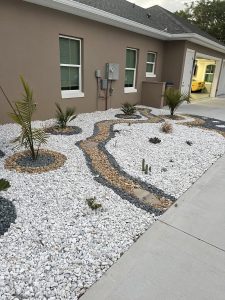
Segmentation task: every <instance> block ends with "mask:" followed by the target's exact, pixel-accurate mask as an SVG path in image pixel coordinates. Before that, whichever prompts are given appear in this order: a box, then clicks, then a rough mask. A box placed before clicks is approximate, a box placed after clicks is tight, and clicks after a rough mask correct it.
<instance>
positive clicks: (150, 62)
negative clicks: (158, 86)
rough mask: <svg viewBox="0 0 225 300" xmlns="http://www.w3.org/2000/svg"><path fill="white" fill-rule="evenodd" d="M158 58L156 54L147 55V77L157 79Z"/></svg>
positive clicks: (149, 53)
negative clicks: (156, 65)
mask: <svg viewBox="0 0 225 300" xmlns="http://www.w3.org/2000/svg"><path fill="white" fill-rule="evenodd" d="M156 56H157V55H156V53H155V52H148V53H147V62H146V77H156V74H155V64H156Z"/></svg>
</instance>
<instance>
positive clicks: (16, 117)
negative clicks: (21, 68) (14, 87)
mask: <svg viewBox="0 0 225 300" xmlns="http://www.w3.org/2000/svg"><path fill="white" fill-rule="evenodd" d="M20 80H21V83H22V86H23V89H24V95H23V98H22V100H20V101H16V102H15V104H14V105H13V104H12V103H11V101H10V100H9V98H8V97H7V95H6V94H5V92H4V90H3V88H2V87H1V90H2V92H3V94H4V96H5V98H6V101H7V102H8V104H9V105H10V107H11V108H12V113H10V114H9V116H10V117H11V119H12V120H13V121H14V122H16V123H17V124H18V125H20V126H21V133H20V135H19V136H18V137H17V138H16V139H15V140H14V142H16V143H19V144H20V145H21V146H24V147H25V149H28V150H29V151H30V154H31V157H32V159H33V160H35V159H37V157H38V152H39V148H40V146H41V145H42V144H45V143H47V137H48V136H47V134H46V133H45V132H44V130H42V129H32V126H31V121H32V115H33V113H34V112H35V111H36V103H34V101H33V92H32V90H31V89H30V87H29V85H28V84H27V82H26V81H25V80H24V79H23V77H22V76H20ZM35 147H36V149H35Z"/></svg>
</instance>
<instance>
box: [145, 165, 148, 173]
mask: <svg viewBox="0 0 225 300" xmlns="http://www.w3.org/2000/svg"><path fill="white" fill-rule="evenodd" d="M145 174H146V175H147V174H148V165H146V166H145Z"/></svg>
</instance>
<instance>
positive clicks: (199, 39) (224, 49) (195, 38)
mask: <svg viewBox="0 0 225 300" xmlns="http://www.w3.org/2000/svg"><path fill="white" fill-rule="evenodd" d="M172 40H185V41H189V42H191V43H195V44H198V45H201V46H203V47H206V48H210V49H212V50H215V51H218V52H221V53H225V46H223V45H221V44H219V43H217V42H215V41H213V40H210V39H207V38H205V37H204V36H202V35H199V34H196V33H182V34H173V35H172Z"/></svg>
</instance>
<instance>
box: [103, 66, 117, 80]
mask: <svg viewBox="0 0 225 300" xmlns="http://www.w3.org/2000/svg"><path fill="white" fill-rule="evenodd" d="M106 78H107V79H108V80H119V64H113V63H107V64H106Z"/></svg>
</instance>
